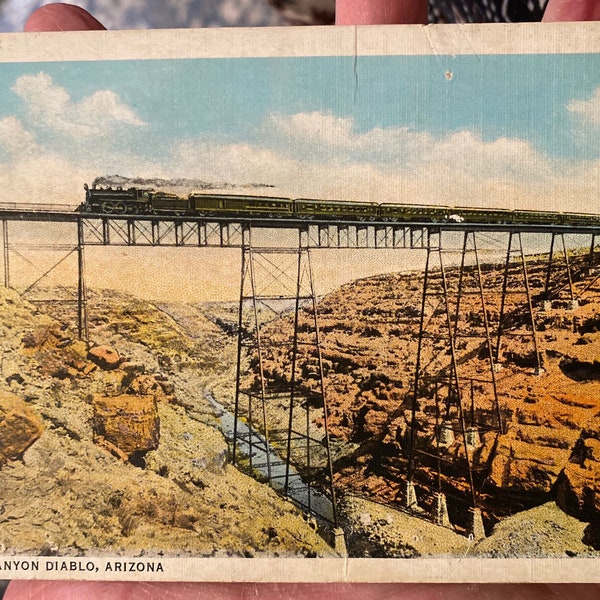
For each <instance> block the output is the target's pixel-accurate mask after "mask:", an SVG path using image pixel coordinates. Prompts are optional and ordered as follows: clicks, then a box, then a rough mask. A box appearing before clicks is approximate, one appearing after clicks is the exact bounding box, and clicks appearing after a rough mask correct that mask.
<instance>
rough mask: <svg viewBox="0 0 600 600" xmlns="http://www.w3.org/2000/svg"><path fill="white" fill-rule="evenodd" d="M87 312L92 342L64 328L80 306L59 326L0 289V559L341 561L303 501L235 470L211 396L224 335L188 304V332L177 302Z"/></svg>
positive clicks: (62, 307)
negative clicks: (307, 516)
mask: <svg viewBox="0 0 600 600" xmlns="http://www.w3.org/2000/svg"><path fill="white" fill-rule="evenodd" d="M89 306H90V331H91V338H92V340H93V342H92V343H91V346H90V347H88V346H87V345H86V344H85V343H83V342H80V341H78V340H77V339H76V336H74V334H73V332H72V331H71V330H70V329H69V328H68V327H66V326H64V325H61V324H60V323H61V322H68V321H69V320H71V321H72V320H73V315H70V314H69V313H68V311H69V310H70V307H71V308H72V305H69V304H64V303H63V304H61V303H57V304H56V305H55V306H54V307H53V312H54V315H55V317H57V318H58V319H59V320H57V319H55V318H54V317H50V316H48V315H47V314H44V313H42V312H40V311H39V310H38V309H37V308H36V306H35V305H33V304H29V303H28V302H25V301H24V300H23V299H22V298H21V297H20V296H19V295H18V294H16V293H15V292H13V291H11V290H5V289H1V290H0V340H1V344H2V347H1V349H2V362H1V377H0V551H2V552H6V553H8V554H12V553H17V554H18V553H28V554H38V555H39V554H41V555H83V554H86V553H91V554H95V555H98V554H112V555H115V554H126V555H141V554H146V555H153V554H158V553H160V554H161V555H188V556H228V555H232V556H254V555H260V554H262V555H267V556H279V555H281V556H288V555H289V556H315V555H321V554H323V555H328V554H331V552H332V551H331V549H330V548H329V547H328V545H327V544H326V543H325V541H324V540H323V539H322V538H321V537H320V536H319V535H317V533H316V532H315V531H314V530H313V528H312V527H311V526H310V525H309V524H308V523H307V522H306V521H305V520H304V518H303V517H302V514H301V513H300V512H299V511H298V510H297V509H296V508H295V507H294V506H293V505H292V504H291V503H289V502H287V501H285V500H283V499H281V498H279V497H278V496H277V495H276V494H275V493H274V492H273V491H272V490H271V489H270V488H268V487H266V486H264V485H261V484H259V483H258V482H256V481H254V480H253V479H251V478H249V477H246V476H244V475H242V474H241V473H240V472H238V471H237V470H236V469H233V468H232V467H231V466H229V465H228V464H227V452H228V450H227V444H226V442H225V440H224V438H223V435H222V434H221V432H220V431H219V429H218V422H217V420H216V418H215V416H214V414H213V411H212V409H211V407H210V405H209V404H208V403H207V402H206V400H205V399H204V396H203V390H204V389H206V387H207V386H212V385H213V384H216V382H218V381H220V380H221V379H223V378H224V377H225V375H224V374H225V373H228V372H229V371H228V369H230V367H231V365H230V364H229V363H227V361H225V363H227V364H226V365H225V364H224V363H223V360H220V359H219V358H218V355H219V349H222V350H223V355H224V356H227V349H226V346H227V343H228V342H227V341H226V340H225V341H224V338H223V336H222V334H221V333H220V332H219V330H218V328H216V327H215V326H213V325H212V324H211V323H210V322H209V321H207V320H206V319H204V318H203V317H202V315H201V314H199V313H197V312H194V311H193V309H192V308H190V307H187V308H185V307H182V308H180V309H178V312H177V315H176V316H177V319H179V320H180V321H181V322H184V323H187V321H189V323H187V324H190V323H193V327H191V326H190V329H191V330H192V334H193V335H192V334H188V333H187V330H186V329H185V328H184V327H182V326H180V325H179V324H178V322H177V320H176V319H175V318H173V317H172V316H171V315H170V314H168V313H167V312H166V309H167V307H166V306H163V307H158V306H155V305H149V304H147V303H144V302H141V301H139V300H136V299H135V298H132V297H130V296H127V295H119V294H115V293H113V292H110V293H106V294H105V293H102V292H97V293H93V294H91V295H90V305H89ZM173 310H175V309H173ZM192 313H193V314H192ZM192 317H193V318H192ZM186 319H187V321H186ZM223 344H225V346H223ZM213 351H214V352H216V354H213Z"/></svg>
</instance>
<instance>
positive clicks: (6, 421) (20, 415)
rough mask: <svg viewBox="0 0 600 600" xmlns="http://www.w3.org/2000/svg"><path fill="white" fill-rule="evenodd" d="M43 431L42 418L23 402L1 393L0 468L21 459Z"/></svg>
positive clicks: (11, 395)
mask: <svg viewBox="0 0 600 600" xmlns="http://www.w3.org/2000/svg"><path fill="white" fill-rule="evenodd" d="M43 431H44V427H43V425H42V422H41V419H40V417H39V416H38V415H37V414H36V413H35V411H34V410H32V409H31V408H30V407H29V406H27V404H26V403H25V402H24V401H23V400H21V399H20V398H18V397H17V396H15V395H13V394H10V393H7V392H0V467H2V465H4V464H6V463H7V462H8V461H11V460H16V459H18V458H20V457H21V456H22V455H23V453H24V452H25V451H26V450H27V448H29V447H30V446H31V445H32V444H33V443H34V442H35V441H36V440H37V439H38V438H39V437H40V436H41V435H42V433H43Z"/></svg>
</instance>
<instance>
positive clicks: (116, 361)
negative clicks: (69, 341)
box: [88, 345, 122, 371]
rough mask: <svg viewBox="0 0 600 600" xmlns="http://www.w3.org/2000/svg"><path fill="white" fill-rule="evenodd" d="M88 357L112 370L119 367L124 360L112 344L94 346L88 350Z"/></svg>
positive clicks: (107, 369) (103, 367)
mask: <svg viewBox="0 0 600 600" xmlns="http://www.w3.org/2000/svg"><path fill="white" fill-rule="evenodd" d="M88 358H89V359H90V360H91V361H92V362H93V363H94V364H96V365H98V366H99V367H100V368H101V369H105V370H106V371H112V370H114V369H118V368H119V365H120V364H121V362H122V359H121V357H120V356H119V353H118V352H117V351H116V350H115V349H114V348H111V347H110V346H103V345H101V346H94V347H92V348H90V351H89V352H88Z"/></svg>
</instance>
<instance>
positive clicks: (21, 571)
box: [0, 23, 600, 583]
mask: <svg viewBox="0 0 600 600" xmlns="http://www.w3.org/2000/svg"><path fill="white" fill-rule="evenodd" d="M596 52H600V24H596V23H563V24H511V25H500V24H477V25H467V24H465V25H434V26H377V27H373V26H360V27H336V28H333V27H311V28H305V27H297V28H268V29H263V28H260V29H245V28H240V29H206V30H152V31H137V30H132V31H107V32H62V33H31V34H21V33H18V34H13V33H7V34H0V63H11V62H14V63H23V62H40V63H43V62H55V61H75V62H82V61H98V60H136V59H137V60H143V59H154V60H157V59H185V58H232V57H255V58H261V57H265V58H266V57H274V56H285V57H302V56H352V55H355V56H369V55H407V56H409V55H437V54H439V55H446V56H448V55H452V56H456V55H476V54H576V53H596ZM598 566H599V563H598V559H595V558H575V559H573V558H571V559H552V558H543V559H538V558H532V559H528V558H520V559H495V558H494V559H492V558H491V559H480V558H469V556H468V554H467V555H465V557H463V558H417V559H344V558H340V559H326V558H322V559H293V558H289V559H288V558H275V559H273V558H269V559H263V558H253V559H244V558H226V559H212V558H188V557H180V558H179V557H178V558H156V557H153V558H140V557H133V556H117V557H105V556H103V557H94V556H84V557H71V556H65V557H40V556H25V555H19V556H0V578H3V579H69V578H70V579H77V580H81V579H89V580H120V581H131V580H140V581H142V580H144V581H148V580H155V581H221V582H235V581H248V582H425V581H426V582H431V583H442V582H444V583H461V582H473V583H489V582H548V583H550V582H555V583H567V582H569V583H581V582H593V581H600V569H599V568H598Z"/></svg>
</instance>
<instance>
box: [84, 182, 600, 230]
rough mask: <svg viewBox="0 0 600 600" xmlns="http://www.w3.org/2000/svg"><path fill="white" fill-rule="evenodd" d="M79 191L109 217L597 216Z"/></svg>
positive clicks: (420, 219)
mask: <svg viewBox="0 0 600 600" xmlns="http://www.w3.org/2000/svg"><path fill="white" fill-rule="evenodd" d="M84 188H85V192H86V195H85V201H84V202H83V203H82V204H81V205H80V206H79V207H78V209H77V210H78V211H80V212H88V213H94V214H113V215H165V216H167V215H172V216H192V217H210V216H214V217H226V216H233V215H236V216H238V217H245V218H258V217H263V218H265V217H266V218H273V219H276V218H280V219H281V218H288V219H302V220H337V221H357V222H361V221H363V222H364V221H366V222H369V221H371V222H401V223H406V222H408V223H410V222H414V223H448V222H456V223H463V222H464V223H489V224H502V223H506V224H510V223H524V224H532V225H584V226H590V225H598V226H600V215H595V214H590V213H576V212H547V211H537V210H525V209H519V210H509V209H502V208H474V207H451V206H435V205H426V204H397V203H389V204H388V203H381V204H379V203H376V202H345V201H334V200H314V199H308V198H297V199H291V198H284V197H276V196H251V195H241V194H213V193H192V194H189V196H188V197H187V198H182V197H180V196H177V195H176V194H172V193H168V192H163V191H155V190H153V189H141V188H135V187H131V188H128V189H122V188H112V187H104V188H102V187H97V186H95V185H93V186H92V187H91V188H90V187H88V186H87V184H86V185H85V186H84Z"/></svg>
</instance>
